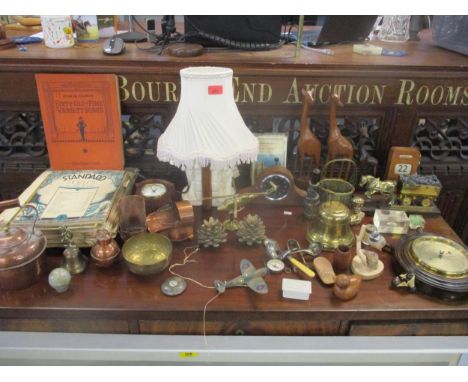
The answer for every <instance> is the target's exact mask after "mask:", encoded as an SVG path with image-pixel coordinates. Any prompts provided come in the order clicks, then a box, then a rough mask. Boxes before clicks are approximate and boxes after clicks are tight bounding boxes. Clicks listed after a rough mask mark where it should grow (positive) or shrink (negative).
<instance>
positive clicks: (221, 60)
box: [0, 30, 468, 75]
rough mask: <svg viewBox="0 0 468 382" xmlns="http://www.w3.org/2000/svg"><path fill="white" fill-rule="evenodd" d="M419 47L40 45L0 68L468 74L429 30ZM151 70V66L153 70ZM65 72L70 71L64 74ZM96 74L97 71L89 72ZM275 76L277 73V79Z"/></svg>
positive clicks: (13, 53)
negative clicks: (162, 49) (119, 48)
mask: <svg viewBox="0 0 468 382" xmlns="http://www.w3.org/2000/svg"><path fill="white" fill-rule="evenodd" d="M420 35H421V37H422V38H421V41H409V42H405V43H388V42H382V41H371V43H372V44H373V45H377V46H381V47H384V48H387V49H390V50H404V51H406V52H407V53H408V55H407V56H405V57H391V56H363V55H359V54H355V53H353V52H352V49H353V44H335V45H330V46H329V47H328V48H330V49H331V50H333V51H334V53H335V54H334V55H333V56H328V55H324V54H320V53H317V52H313V51H310V50H307V49H302V51H301V55H300V58H299V59H296V58H295V45H293V44H287V45H284V46H282V47H281V48H280V49H274V50H270V51H256V52H251V51H241V50H232V49H215V48H208V49H205V52H204V53H203V55H201V56H199V57H171V56H169V55H167V54H162V55H159V54H158V53H157V51H154V50H153V51H145V50H143V49H146V48H149V47H152V46H153V45H152V44H147V43H140V44H139V45H138V46H137V45H135V44H133V43H127V44H126V52H125V53H124V54H122V55H118V56H106V55H104V54H103V53H102V43H103V41H104V40H102V41H100V42H98V43H87V44H77V45H76V46H75V47H73V48H68V49H51V48H47V47H45V46H44V45H43V44H29V45H27V51H25V52H20V51H19V50H18V49H7V50H3V51H0V63H2V66H3V68H2V70H8V68H9V67H8V66H7V65H8V64H15V65H16V64H17V63H21V65H22V66H24V67H23V68H22V67H12V69H14V70H15V71H18V70H27V67H28V66H29V65H36V66H40V65H47V67H49V68H50V65H52V64H54V65H64V70H65V71H67V70H71V68H70V67H72V68H73V70H75V71H76V70H77V67H78V69H79V67H80V66H83V65H84V66H86V65H88V64H93V65H101V66H110V67H115V68H119V67H122V66H125V67H135V68H136V69H137V70H138V68H140V69H143V68H144V69H145V70H150V69H151V68H152V67H154V70H155V71H157V70H158V68H161V67H171V68H173V69H174V70H179V69H180V67H185V66H187V65H188V64H193V65H211V66H213V65H235V66H236V67H237V68H239V69H241V67H242V66H243V65H246V66H251V65H252V64H256V65H258V66H259V67H264V68H271V69H274V70H279V69H280V68H283V69H292V68H294V69H304V70H307V69H308V68H309V69H310V68H312V67H313V68H314V69H317V68H320V67H327V68H329V69H334V68H336V69H341V70H343V69H352V70H354V69H360V68H364V67H366V68H369V67H374V68H376V69H378V70H382V69H384V70H385V69H389V70H391V69H398V70H421V69H422V70H437V71H440V70H458V71H459V70H461V71H466V70H468V59H467V57H466V56H464V55H462V54H459V53H456V52H452V51H449V50H446V49H443V48H441V47H438V46H436V45H434V44H433V43H432V41H431V34H430V30H426V31H423V32H421V34H420ZM155 65H156V66H155ZM67 67H69V69H67ZM94 70H96V68H95V69H94ZM279 74H280V73H278V75H279Z"/></svg>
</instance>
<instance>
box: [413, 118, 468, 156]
mask: <svg viewBox="0 0 468 382" xmlns="http://www.w3.org/2000/svg"><path fill="white" fill-rule="evenodd" d="M412 144H413V146H416V147H418V148H419V150H420V151H421V155H422V156H423V158H425V159H431V160H434V161H449V160H450V161H453V162H457V161H467V162H468V116H465V117H458V118H450V117H449V118H447V117H423V118H419V119H418V125H417V126H416V128H415V129H414V131H413V143H412Z"/></svg>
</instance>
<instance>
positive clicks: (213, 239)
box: [198, 216, 227, 248]
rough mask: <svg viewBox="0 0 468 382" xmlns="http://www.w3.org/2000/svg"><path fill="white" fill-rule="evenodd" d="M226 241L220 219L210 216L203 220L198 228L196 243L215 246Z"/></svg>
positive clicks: (224, 230) (225, 233)
mask: <svg viewBox="0 0 468 382" xmlns="http://www.w3.org/2000/svg"><path fill="white" fill-rule="evenodd" d="M226 241H227V232H226V228H224V225H223V223H221V221H219V220H218V219H215V218H213V217H212V216H211V217H210V218H209V219H208V220H203V224H202V225H201V227H200V228H199V230H198V244H200V245H203V246H204V247H215V248H216V247H219V246H220V245H221V244H222V243H225V242H226Z"/></svg>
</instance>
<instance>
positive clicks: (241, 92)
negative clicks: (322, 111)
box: [118, 75, 468, 106]
mask: <svg viewBox="0 0 468 382" xmlns="http://www.w3.org/2000/svg"><path fill="white" fill-rule="evenodd" d="M118 80H119V92H120V99H121V101H122V102H126V101H130V102H145V101H146V102H178V97H177V94H176V93H177V90H178V86H179V85H178V84H176V83H175V82H171V81H133V82H132V80H131V81H130V82H129V80H128V78H127V77H126V76H124V75H118ZM398 81H399V89H397V90H398V92H397V94H398V96H397V98H396V100H393V102H394V105H403V106H409V105H433V106H440V105H445V106H460V105H463V106H466V105H468V86H463V85H460V86H453V85H444V84H433V85H428V84H419V83H417V82H416V81H415V80H411V79H400V80H398ZM277 86H280V85H277ZM388 86H390V85H389V84H368V83H366V84H362V83H361V84H353V83H351V84H346V83H341V84H333V83H305V84H303V83H302V82H298V80H297V78H296V77H294V78H293V79H292V81H291V82H290V84H289V87H285V89H287V94H275V93H274V91H275V89H273V86H272V85H271V84H269V83H267V82H242V80H241V79H239V77H233V93H234V100H235V101H236V102H237V103H241V104H255V103H257V104H268V103H270V102H271V101H272V99H273V95H275V96H276V98H275V99H277V100H278V99H279V100H281V99H282V101H280V102H282V103H283V104H300V103H301V102H302V93H301V92H300V88H302V87H304V88H305V89H306V90H307V91H312V93H313V94H314V98H315V99H316V103H317V104H322V105H326V104H328V103H329V102H330V96H331V95H332V94H338V95H339V96H340V99H341V101H342V102H343V103H344V104H346V105H381V104H383V102H384V98H385V94H386V89H387V87H388ZM391 86H392V87H393V86H395V87H396V86H398V84H395V85H394V84H393V83H392V84H391ZM280 89H281V90H282V89H283V88H282V87H280ZM281 97H284V98H281ZM275 102H277V101H275ZM385 102H386V103H387V104H390V103H391V102H392V100H391V99H388V98H387V99H386V100H385Z"/></svg>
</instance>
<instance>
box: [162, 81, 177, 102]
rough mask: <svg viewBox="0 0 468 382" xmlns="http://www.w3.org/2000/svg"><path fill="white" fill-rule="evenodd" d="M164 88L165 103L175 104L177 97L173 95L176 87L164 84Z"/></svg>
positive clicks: (173, 84)
mask: <svg viewBox="0 0 468 382" xmlns="http://www.w3.org/2000/svg"><path fill="white" fill-rule="evenodd" d="M164 86H165V88H166V99H165V100H164V101H165V102H177V96H176V94H175V92H176V90H177V85H176V84H175V83H174V82H164Z"/></svg>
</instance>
